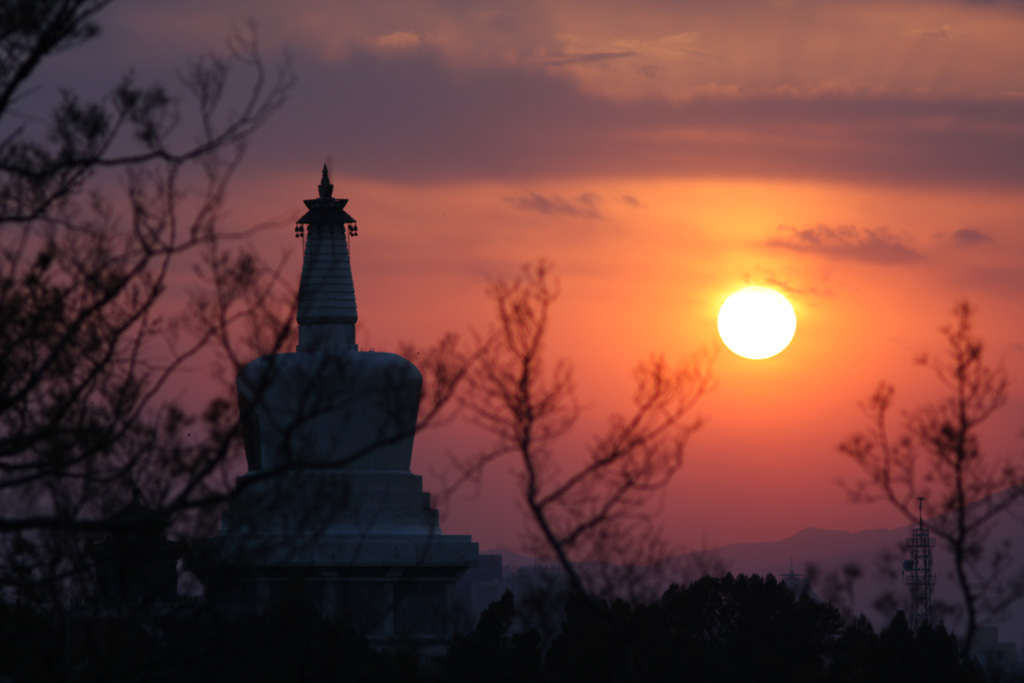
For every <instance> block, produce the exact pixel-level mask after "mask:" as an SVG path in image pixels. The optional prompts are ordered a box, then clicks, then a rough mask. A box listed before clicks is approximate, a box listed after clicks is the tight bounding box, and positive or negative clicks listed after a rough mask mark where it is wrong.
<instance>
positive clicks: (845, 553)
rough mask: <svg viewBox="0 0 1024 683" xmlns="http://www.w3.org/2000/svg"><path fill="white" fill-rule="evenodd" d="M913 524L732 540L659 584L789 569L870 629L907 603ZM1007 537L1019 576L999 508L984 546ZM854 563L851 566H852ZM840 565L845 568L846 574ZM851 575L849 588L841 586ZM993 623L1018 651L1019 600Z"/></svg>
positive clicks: (509, 559) (1014, 537) (512, 556)
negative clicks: (905, 572)
mask: <svg viewBox="0 0 1024 683" xmlns="http://www.w3.org/2000/svg"><path fill="white" fill-rule="evenodd" d="M914 526H916V525H907V526H905V527H900V528H897V529H871V530H867V531H860V532H856V533H853V532H848V531H834V530H828V529H816V528H814V527H808V528H806V529H803V530H802V531H799V532H797V533H796V534H793V535H792V536H790V537H789V538H785V539H782V540H781V541H774V542H766V543H736V544H733V545H727V546H723V547H721V548H715V549H713V550H704V551H697V552H691V553H685V554H682V555H678V556H675V557H673V558H671V560H670V561H669V562H668V563H667V564H668V566H669V567H670V569H669V571H668V572H667V573H666V575H665V576H666V578H665V580H664V583H665V584H666V585H667V584H668V583H671V582H672V581H677V582H685V581H688V580H692V579H694V578H696V577H698V576H700V575H702V574H712V575H718V574H724V573H725V572H726V571H728V572H732V573H733V574H760V575H762V576H764V575H767V574H773V575H775V577H776V578H778V577H780V576H782V575H783V574H785V573H788V572H789V571H790V566H791V565H790V563H791V562H792V567H793V569H794V570H795V571H796V572H798V573H801V574H804V575H806V576H807V578H808V579H810V581H811V585H812V588H813V590H814V592H815V593H816V594H817V595H819V596H821V597H822V598H825V599H832V600H833V601H835V602H836V603H837V604H840V605H842V606H844V607H846V608H849V609H850V610H851V611H852V612H854V613H863V614H865V615H866V616H867V617H868V618H869V619H871V620H872V621H873V622H874V623H875V625H876V627H878V626H880V625H882V624H883V623H885V622H887V621H888V619H889V618H890V617H891V616H892V611H893V609H894V607H893V605H895V608H897V609H906V608H907V605H908V604H909V593H908V591H907V588H906V586H904V585H903V578H902V567H901V565H902V562H903V560H904V559H906V558H907V554H906V552H905V551H904V548H903V544H904V543H905V542H906V539H907V538H908V537H909V536H910V535H911V529H912V528H913V527H914ZM1004 542H1008V543H1009V544H1010V551H1011V554H1012V556H1011V558H1010V561H1009V564H1008V567H1007V568H1006V569H1005V570H1004V572H1003V575H1004V576H1014V575H1016V576H1018V577H1022V576H1024V515H1021V514H1020V513H1019V512H1018V513H1017V514H1014V513H1013V512H1012V511H1011V512H1010V513H1009V514H1003V515H1002V516H1001V517H1000V519H999V520H998V522H997V524H996V525H995V527H994V529H993V531H992V534H991V536H990V538H989V539H988V541H987V547H989V548H995V547H997V546H998V545H1000V544H1002V543H1004ZM488 554H500V555H501V556H502V558H503V559H502V562H503V565H504V567H505V569H506V571H512V572H514V571H516V570H518V569H520V568H522V567H529V566H535V565H541V564H550V563H548V562H542V561H540V560H537V559H536V558H533V557H529V556H527V555H523V554H520V553H515V552H512V551H509V550H504V549H496V550H491V551H488ZM853 567H856V568H857V569H856V571H854V570H852V568H853ZM952 567H953V564H952V559H951V556H950V554H949V552H948V551H947V550H946V549H945V548H944V547H943V545H942V541H941V540H939V541H938V542H937V543H936V549H935V573H936V575H937V576H938V582H937V584H936V589H935V597H936V599H937V601H939V602H941V603H945V604H946V605H950V606H954V607H955V606H958V605H959V592H958V590H957V587H956V584H955V581H954V578H953V575H952ZM844 568H847V571H846V572H845V573H844ZM850 578H853V581H852V592H850V591H848V590H846V587H847V586H848V585H849V584H850ZM886 595H888V596H890V597H891V598H892V600H891V601H888V603H887V602H886V601H885V600H882V601H881V602H880V601H879V600H880V598H883V596H886ZM944 620H945V622H946V624H947V625H949V626H950V627H952V628H954V629H955V628H957V627H958V626H959V625H960V624H961V623H962V618H961V617H960V615H958V614H956V613H953V614H947V615H946V616H945V617H944ZM990 625H993V626H998V627H999V638H1000V640H1001V641H1010V642H1014V643H1016V644H1017V647H1018V651H1024V600H1021V601H1018V602H1017V603H1016V604H1015V605H1014V607H1013V608H1011V609H1010V610H1009V611H1008V613H1007V614H1006V615H1004V617H1003V618H1002V620H1001V621H998V622H993V623H992V624H990Z"/></svg>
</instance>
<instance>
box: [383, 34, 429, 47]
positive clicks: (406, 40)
mask: <svg viewBox="0 0 1024 683" xmlns="http://www.w3.org/2000/svg"><path fill="white" fill-rule="evenodd" d="M420 41H421V38H420V37H419V35H417V34H415V33H413V32H412V31H395V32H394V33H389V34H387V35H386V36H381V37H380V38H378V39H377V44H378V45H380V46H381V47H392V48H406V47H413V46H415V45H419V44H420Z"/></svg>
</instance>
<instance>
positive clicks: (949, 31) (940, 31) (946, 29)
mask: <svg viewBox="0 0 1024 683" xmlns="http://www.w3.org/2000/svg"><path fill="white" fill-rule="evenodd" d="M910 33H911V35H914V36H917V37H918V38H939V39H941V38H953V37H955V36H956V34H957V32H956V31H954V30H953V27H952V26H950V25H948V24H943V25H942V26H939V27H938V28H920V29H916V30H914V31H911V32H910Z"/></svg>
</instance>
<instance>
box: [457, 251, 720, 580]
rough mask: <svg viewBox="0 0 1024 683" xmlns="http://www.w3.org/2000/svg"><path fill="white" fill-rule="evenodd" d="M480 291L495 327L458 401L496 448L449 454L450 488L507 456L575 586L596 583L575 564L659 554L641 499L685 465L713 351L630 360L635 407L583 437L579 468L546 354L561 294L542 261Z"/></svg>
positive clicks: (573, 409)
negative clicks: (685, 357)
mask: <svg viewBox="0 0 1024 683" xmlns="http://www.w3.org/2000/svg"><path fill="white" fill-rule="evenodd" d="M488 294H489V296H490V298H491V299H492V300H493V301H494V304H495V308H496V312H497V325H496V327H495V328H494V329H493V330H492V331H491V333H490V336H488V337H487V338H486V339H484V340H483V341H482V342H481V344H482V346H481V348H482V351H481V352H480V359H479V361H478V362H476V363H474V364H473V366H472V367H471V369H470V370H469V372H468V373H467V376H466V386H465V391H464V393H463V394H461V398H460V403H461V406H462V407H463V409H465V410H466V411H467V413H468V415H469V417H470V420H471V421H472V422H473V423H474V424H476V425H477V426H479V427H481V428H482V429H484V430H486V431H487V432H489V433H491V434H492V435H493V436H494V437H495V444H494V447H493V448H492V449H491V450H489V451H487V452H484V453H479V454H475V455H472V456H471V457H468V458H458V459H457V460H456V465H457V468H458V472H459V477H458V479H457V480H456V481H455V486H458V485H460V484H462V483H463V482H465V481H468V480H476V479H477V478H478V477H479V476H480V475H481V474H482V473H483V471H484V470H485V469H487V468H488V467H489V466H491V465H492V464H494V463H496V462H498V461H500V460H505V459H508V458H513V459H514V460H515V461H516V467H517V472H518V484H519V492H520V494H521V496H522V500H523V502H524V503H525V505H526V508H527V510H528V511H529V514H530V518H531V520H532V523H533V525H534V526H535V529H536V532H537V539H538V541H539V543H540V546H539V549H540V550H542V551H543V552H544V553H545V554H547V555H549V556H550V557H552V558H553V559H555V560H556V561H557V562H558V564H560V565H561V567H562V568H563V569H564V570H565V572H566V574H567V576H568V580H569V582H570V584H571V586H572V588H573V589H574V590H576V591H583V592H586V591H589V590H593V589H595V588H596V587H595V586H594V585H593V581H588V579H587V577H585V576H584V575H583V574H582V572H581V571H580V564H579V563H580V562H581V561H587V560H617V561H619V562H625V563H629V562H630V561H640V562H651V561H653V560H654V559H657V558H655V557H653V556H652V555H651V550H652V548H657V547H658V543H657V540H656V539H657V533H656V525H655V524H654V523H653V520H652V519H651V517H650V516H649V514H648V510H649V507H648V506H649V504H650V499H651V496H652V494H654V493H655V492H656V491H658V490H659V489H661V488H663V487H664V486H665V485H667V484H668V483H669V481H671V479H672V477H673V476H674V475H675V473H676V472H677V471H678V470H679V468H680V467H681V466H682V464H683V454H684V451H685V448H686V445H687V443H688V441H689V438H690V436H691V435H692V434H693V433H694V431H696V430H697V429H698V428H699V427H700V424H701V421H700V419H699V418H695V417H694V416H693V409H694V407H695V405H696V404H697V402H698V401H699V400H700V398H701V397H702V396H703V395H704V393H705V392H706V391H708V389H709V387H710V384H711V377H710V365H711V358H710V357H709V356H708V355H701V356H696V357H695V358H694V359H692V360H691V361H690V362H688V363H687V364H684V365H683V366H681V367H672V366H670V365H669V364H668V363H667V362H666V361H665V360H664V359H663V358H660V357H652V358H651V359H650V360H648V361H647V362H644V363H641V364H639V365H638V366H637V368H636V370H635V371H634V376H635V380H636V388H635V391H634V394H633V407H632V412H630V413H629V414H628V415H616V416H612V417H611V418H610V419H609V421H608V426H607V428H606V430H605V431H604V433H602V434H598V435H595V436H594V437H593V438H592V439H591V440H590V443H589V446H588V447H587V456H586V459H585V461H584V462H583V464H582V465H581V466H579V467H576V468H573V467H571V466H570V465H569V464H568V463H569V461H568V459H567V458H565V457H563V454H562V452H561V451H560V449H559V446H558V444H557V442H558V440H559V438H560V437H563V436H565V435H566V434H567V433H568V432H569V431H570V429H571V428H572V427H573V425H574V424H575V422H576V420H577V418H578V417H579V414H580V406H579V403H578V401H577V399H576V394H575V390H574V385H573V374H572V368H571V367H570V365H569V363H568V362H567V361H564V360H563V361H559V362H556V363H554V364H553V365H549V364H547V362H546V359H545V351H546V348H545V346H546V335H547V331H548V319H549V314H550V310H551V306H552V305H553V303H554V302H555V300H556V298H557V296H558V285H557V283H556V282H555V281H554V279H553V278H552V276H551V266H550V264H548V263H547V262H545V261H539V262H537V263H534V264H530V265H527V266H525V267H524V268H523V271H522V273H521V274H520V276H519V277H517V278H515V279H514V280H511V281H497V282H494V283H493V284H492V285H491V287H490V289H489V291H488ZM591 578H596V577H595V576H591ZM588 584H589V585H588Z"/></svg>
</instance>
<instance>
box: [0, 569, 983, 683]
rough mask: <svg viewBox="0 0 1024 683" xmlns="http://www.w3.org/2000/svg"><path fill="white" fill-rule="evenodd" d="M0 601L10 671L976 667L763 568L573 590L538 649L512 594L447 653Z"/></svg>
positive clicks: (747, 674) (944, 671) (238, 674)
mask: <svg viewBox="0 0 1024 683" xmlns="http://www.w3.org/2000/svg"><path fill="white" fill-rule="evenodd" d="M83 614H88V611H86V612H82V611H81V610H80V611H79V612H78V616H75V615H74V614H70V615H68V614H64V615H53V614H49V615H41V614H40V613H39V612H35V611H30V610H25V609H20V608H16V607H11V606H7V607H2V608H0V675H2V676H0V678H2V677H6V678H4V680H16V681H22V680H24V681H28V680H31V681H58V680H83V681H100V680H188V681H236V680H237V681H248V682H251V681H285V680H287V681H340V680H344V681H423V682H424V683H433V682H438V683H439V682H441V681H444V682H446V683H447V682H455V683H457V682H461V681H474V682H477V681H496V682H514V681H580V682H586V683H595V682H600V681H645V682H646V681H697V682H703V681H707V682H718V681H721V682H732V681H744V682H748V681H750V682H754V681H763V682H770V681H785V682H787V683H793V682H800V681H815V682H819V681H821V682H825V683H829V682H836V683H846V682H851V683H852V682H854V681H857V682H859V681H871V682H873V683H887V682H890V681H891V682H893V683H918V682H921V683H924V682H929V683H941V682H943V681H951V682H952V681H956V682H961V681H962V682H973V681H984V680H986V679H985V676H984V675H983V674H982V672H981V670H980V669H979V668H978V666H977V665H976V664H975V663H974V662H973V661H968V660H966V659H965V658H964V657H963V655H962V654H961V652H960V649H959V647H958V645H957V641H956V638H955V637H954V636H952V635H951V634H949V633H948V632H947V631H946V630H945V629H944V628H943V627H941V626H940V627H936V628H929V627H925V628H922V629H921V630H920V631H918V632H917V633H916V634H915V633H913V632H912V631H911V630H910V627H909V626H908V624H907V620H906V618H905V617H904V615H903V613H902V612H900V613H897V615H896V617H895V618H894V619H893V620H892V622H891V623H890V624H889V625H888V626H886V627H885V628H884V629H882V631H881V632H880V633H876V632H875V630H874V628H873V627H872V626H871V624H870V623H869V622H868V621H867V619H865V618H864V617H860V618H858V619H857V620H855V621H853V622H852V623H844V621H843V619H842V618H841V616H840V614H839V612H838V610H837V609H836V608H835V607H833V606H832V605H831V604H828V603H821V602H816V601H814V600H811V599H809V598H807V597H802V598H799V599H797V598H795V597H794V596H793V594H792V593H791V592H790V591H789V590H788V589H787V588H786V587H785V586H784V585H783V584H781V583H779V582H777V581H776V580H775V579H774V578H773V577H771V576H768V577H767V578H761V577H758V576H752V577H747V576H739V577H735V578H734V577H733V576H731V575H728V576H726V577H724V578H721V579H713V578H707V577H706V578H703V579H701V580H699V581H696V582H694V583H692V584H690V585H689V586H686V587H681V586H672V587H671V588H670V589H669V590H668V591H666V592H665V594H664V595H663V596H662V597H661V599H660V600H658V601H656V602H653V603H650V604H628V603H626V602H622V601H617V602H613V603H604V602H595V601H593V600H591V599H587V598H582V597H580V598H574V599H571V600H570V601H569V602H568V604H567V605H566V607H565V613H564V620H563V630H562V633H561V634H560V635H559V636H558V637H557V638H556V639H555V640H554V642H553V643H552V644H551V646H550V647H549V648H548V649H547V651H546V652H544V651H543V648H542V645H541V639H540V637H539V635H538V634H537V633H536V632H535V631H532V630H526V631H523V630H517V629H516V623H517V618H516V609H515V601H514V598H513V596H512V594H511V593H506V594H505V595H504V596H503V597H502V599H501V600H499V601H497V602H495V603H493V604H492V605H491V606H490V607H489V608H488V609H487V610H486V611H485V612H484V613H483V615H482V616H481V618H480V620H479V622H478V624H477V627H476V629H475V630H474V631H472V632H470V633H468V634H463V635H459V636H456V637H455V638H454V639H453V641H452V643H451V646H450V647H449V649H448V653H447V655H446V656H445V657H442V658H439V659H434V660H420V659H418V658H417V657H415V656H414V655H411V654H409V653H401V652H393V653H380V652H376V651H374V650H373V649H372V648H371V647H370V646H369V644H368V643H367V641H366V640H365V639H364V638H361V637H359V636H358V635H356V634H355V633H353V632H352V631H351V630H349V629H348V628H346V627H343V626H340V625H338V624H336V623H331V622H325V621H324V620H322V619H321V618H320V617H319V616H318V615H317V613H316V612H315V611H314V610H313V609H311V608H306V607H303V606H301V605H294V604H285V605H279V606H277V607H275V608H272V609H270V610H269V611H268V612H267V613H266V614H265V615H264V616H262V617H259V618H255V619H245V620H241V619H235V620H232V619H228V618H226V617H225V616H224V615H218V614H216V613H214V612H211V611H209V610H207V609H206V608H205V607H203V606H202V605H200V604H198V603H197V604H195V605H193V606H192V607H191V608H189V607H188V606H187V605H184V606H181V607H180V608H179V609H178V610H176V611H172V612H168V613H165V614H164V615H162V616H157V617H153V616H146V615H143V614H140V613H134V614H132V613H130V612H125V613H122V614H120V615H114V614H106V615H101V614H100V613H99V612H95V611H94V612H93V613H92V614H91V616H82V615H83Z"/></svg>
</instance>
